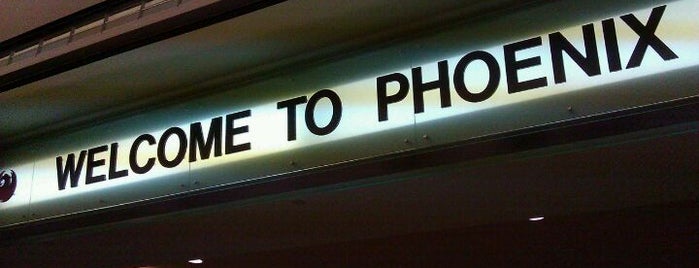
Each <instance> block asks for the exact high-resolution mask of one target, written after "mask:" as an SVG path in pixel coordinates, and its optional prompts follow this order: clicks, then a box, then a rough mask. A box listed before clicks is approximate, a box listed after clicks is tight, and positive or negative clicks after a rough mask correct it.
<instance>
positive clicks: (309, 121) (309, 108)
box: [305, 89, 342, 136]
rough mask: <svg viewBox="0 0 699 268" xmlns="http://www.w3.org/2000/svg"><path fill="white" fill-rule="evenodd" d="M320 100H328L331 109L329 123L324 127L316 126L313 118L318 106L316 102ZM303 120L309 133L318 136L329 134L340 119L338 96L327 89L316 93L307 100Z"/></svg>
mask: <svg viewBox="0 0 699 268" xmlns="http://www.w3.org/2000/svg"><path fill="white" fill-rule="evenodd" d="M321 98H327V99H329V100H330V103H331V104H332V108H333V112H332V116H331V118H330V122H329V123H328V125H327V126H325V127H320V126H318V124H316V120H315V117H314V111H315V109H316V105H317V104H318V101H320V99H321ZM305 118H306V127H308V130H310V131H311V133H313V134H316V135H320V136H323V135H327V134H330V133H331V132H333V131H334V130H335V129H336V128H337V126H338V125H340V119H341V118H342V101H341V100H340V96H338V95H337V93H335V92H334V91H332V90H329V89H323V90H321V91H318V92H316V93H315V94H313V96H311V98H310V99H309V100H308V105H306V117H305Z"/></svg>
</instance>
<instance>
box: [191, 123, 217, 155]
mask: <svg viewBox="0 0 699 268" xmlns="http://www.w3.org/2000/svg"><path fill="white" fill-rule="evenodd" d="M222 122H223V118H222V117H216V118H213V119H211V125H210V126H209V133H208V134H207V136H206V140H204V133H203V131H202V129H201V123H200V122H196V123H192V124H191V125H189V162H194V161H197V151H198V152H199V155H200V156H201V159H202V160H203V159H209V157H210V156H211V150H212V149H213V150H214V156H216V157H218V156H221V151H222V150H221V148H222V146H221V132H222V131H221V130H222V127H223V123H222ZM197 147H198V148H199V150H197Z"/></svg>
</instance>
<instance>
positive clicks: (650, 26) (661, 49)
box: [621, 6, 678, 69]
mask: <svg viewBox="0 0 699 268" xmlns="http://www.w3.org/2000/svg"><path fill="white" fill-rule="evenodd" d="M664 12H665V6H659V7H656V8H654V9H653V10H652V11H651V13H650V17H648V22H647V23H646V25H643V23H641V22H640V21H639V20H638V19H637V18H636V16H634V15H633V14H628V15H624V16H621V20H623V21H624V22H626V24H627V25H629V27H631V29H632V30H633V31H634V32H636V34H638V42H636V47H635V48H634V49H633V52H632V53H631V58H630V59H629V62H628V63H627V64H626V69H629V68H634V67H638V66H641V61H643V56H644V55H645V54H646V50H647V49H648V47H652V48H653V50H655V52H657V53H658V55H660V57H661V58H663V60H665V61H668V60H672V59H676V58H678V56H677V54H675V52H673V51H672V50H671V49H670V48H669V47H668V46H667V45H665V43H663V41H662V40H660V38H658V36H656V35H655V30H656V29H658V25H659V24H660V19H661V18H662V17H663V13H664Z"/></svg>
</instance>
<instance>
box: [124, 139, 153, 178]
mask: <svg viewBox="0 0 699 268" xmlns="http://www.w3.org/2000/svg"><path fill="white" fill-rule="evenodd" d="M144 141H145V142H148V145H153V144H155V137H153V136H152V135H149V134H143V135H141V136H138V138H136V140H134V142H133V144H131V150H130V151H129V166H130V167H131V170H133V172H134V173H136V174H144V173H146V172H148V171H150V170H151V169H152V168H153V166H154V165H155V158H154V157H151V158H148V160H147V161H146V164H145V165H143V166H139V165H138V147H139V146H140V145H141V143H142V142H144Z"/></svg>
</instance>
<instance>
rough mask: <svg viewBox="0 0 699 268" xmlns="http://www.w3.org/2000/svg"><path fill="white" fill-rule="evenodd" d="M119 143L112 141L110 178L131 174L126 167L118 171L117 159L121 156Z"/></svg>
mask: <svg viewBox="0 0 699 268" xmlns="http://www.w3.org/2000/svg"><path fill="white" fill-rule="evenodd" d="M118 153H119V144H118V143H116V142H115V143H112V145H111V146H110V148H109V179H110V180H111V179H117V178H121V177H126V176H128V175H129V171H128V170H126V169H123V170H119V171H117V170H116V169H117V159H118V157H119V155H118Z"/></svg>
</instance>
